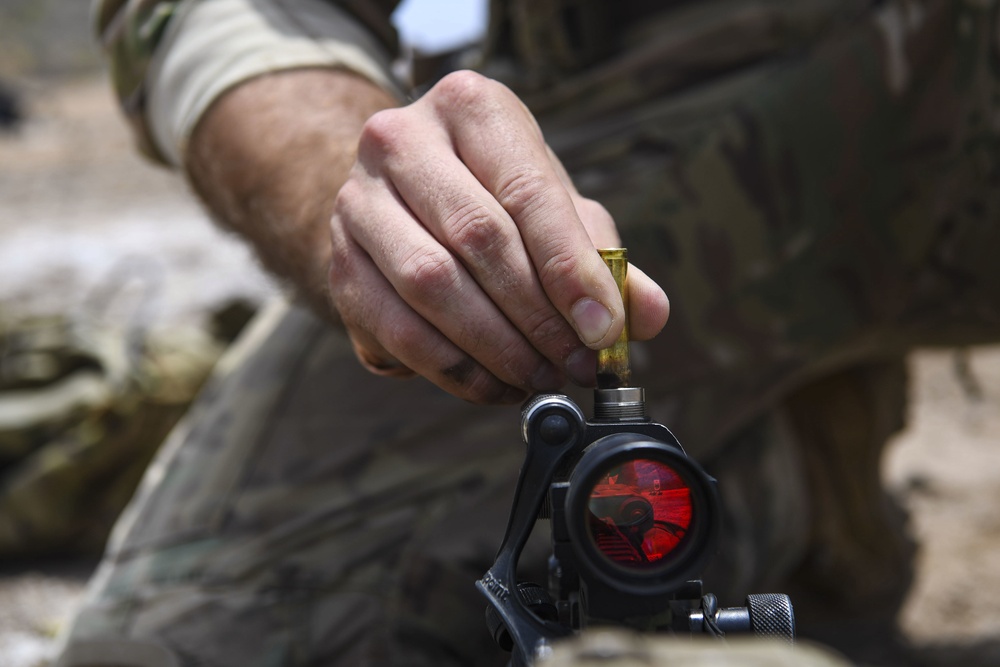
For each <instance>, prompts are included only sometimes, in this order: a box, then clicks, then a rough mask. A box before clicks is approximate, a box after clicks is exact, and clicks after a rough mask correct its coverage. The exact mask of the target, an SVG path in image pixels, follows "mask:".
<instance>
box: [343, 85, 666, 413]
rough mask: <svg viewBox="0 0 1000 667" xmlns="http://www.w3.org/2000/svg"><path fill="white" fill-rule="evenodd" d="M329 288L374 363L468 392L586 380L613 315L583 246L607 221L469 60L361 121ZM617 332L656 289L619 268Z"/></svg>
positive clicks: (514, 104) (656, 301)
mask: <svg viewBox="0 0 1000 667" xmlns="http://www.w3.org/2000/svg"><path fill="white" fill-rule="evenodd" d="M331 236H332V260H331V268H330V276H329V277H330V281H329V286H330V296H331V299H332V302H333V305H334V307H335V308H336V309H337V311H338V313H339V315H340V318H341V320H342V321H343V323H344V325H345V327H346V329H347V331H348V333H349V335H350V337H351V340H352V342H353V344H354V348H355V351H356V353H357V355H358V357H359V359H360V360H361V361H362V363H364V364H365V365H366V366H367V367H368V368H369V369H370V370H372V371H373V372H378V373H383V374H389V375H404V374H410V373H411V372H412V373H418V374H420V375H423V376H425V377H427V378H428V379H430V380H431V381H432V382H434V383H435V384H437V385H438V386H440V387H442V388H443V389H445V390H447V391H449V392H450V393H452V394H454V395H456V396H459V397H461V398H464V399H466V400H470V401H473V402H476V403H509V402H517V401H520V400H522V399H523V398H524V397H525V395H526V393H527V392H531V391H545V390H554V389H557V388H559V387H560V386H562V385H563V384H564V383H565V381H566V377H567V376H568V377H569V378H570V379H571V380H573V381H574V382H576V383H578V384H582V385H592V384H593V383H594V379H595V367H596V362H595V352H594V351H595V350H598V349H602V348H604V347H607V346H609V345H611V344H612V343H613V342H614V341H615V339H616V338H617V337H618V335H619V333H620V332H621V329H622V327H623V325H624V319H625V313H624V310H623V307H622V301H621V297H620V295H619V293H618V289H617V287H616V286H615V282H614V280H613V279H612V277H611V274H610V272H609V271H608V269H607V267H605V265H604V263H603V261H602V260H601V258H600V256H599V255H598V253H597V252H596V251H595V247H615V246H618V245H620V240H619V238H618V233H617V230H616V229H615V225H614V221H613V220H612V219H611V216H610V215H609V214H608V213H607V211H606V210H605V209H604V208H603V207H602V206H601V205H600V204H598V203H597V202H594V201H592V200H589V199H586V198H584V197H582V196H581V195H580V194H579V193H578V192H577V191H576V189H575V188H574V187H573V185H572V183H571V181H570V179H569V177H568V175H567V174H566V171H565V170H564V169H563V167H562V165H561V164H560V163H559V161H558V159H557V158H556V157H555V155H554V154H553V153H552V152H551V151H550V150H549V149H548V147H547V146H546V144H545V141H544V139H543V137H542V134H541V131H540V130H539V128H538V125H537V123H536V122H535V120H534V118H533V117H532V116H531V113H530V112H529V111H528V110H527V108H526V107H525V106H524V105H523V104H522V103H521V102H520V100H519V99H518V98H517V97H516V96H515V95H514V94H513V93H512V92H511V91H510V90H509V89H507V88H506V87H504V86H503V85H501V84H499V83H497V82H495V81H491V80H489V79H486V78H485V77H482V76H480V75H478V74H474V73H471V72H458V73H455V74H451V75H449V76H447V77H445V78H444V79H442V80H441V81H440V82H439V83H438V84H437V85H436V86H435V87H434V88H432V89H431V90H430V91H429V92H428V93H427V94H426V95H424V97H422V98H421V99H420V100H418V101H417V102H415V103H413V104H411V105H409V106H407V107H403V108H400V109H390V110H386V111H381V112H379V113H377V114H375V115H374V116H372V117H371V118H370V119H369V120H368V122H367V123H366V124H365V126H364V129H363V130H362V133H361V137H360V141H359V145H358V156H357V162H356V163H355V165H354V167H353V169H352V170H351V173H350V176H349V178H348V180H347V182H346V183H345V184H344V185H343V187H341V189H340V191H339V194H338V196H337V200H336V205H335V211H334V215H333V218H332V221H331ZM629 289H630V292H629V299H630V302H631V312H632V315H631V320H630V322H629V324H630V334H631V336H632V337H633V338H634V339H636V340H643V339H647V338H651V337H652V336H654V335H656V333H658V332H659V330H660V329H661V328H662V327H663V325H664V324H665V323H666V319H667V315H668V313H669V304H668V302H667V298H666V295H665V294H664V293H663V291H662V290H661V289H660V288H659V287H658V286H657V285H656V284H655V283H654V282H652V281H651V280H650V279H649V278H648V277H647V276H645V274H643V273H642V272H640V271H638V270H637V269H634V268H630V279H629Z"/></svg>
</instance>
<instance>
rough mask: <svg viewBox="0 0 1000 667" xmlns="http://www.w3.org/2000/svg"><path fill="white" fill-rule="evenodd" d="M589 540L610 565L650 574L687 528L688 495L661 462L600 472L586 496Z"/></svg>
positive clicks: (629, 464)
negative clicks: (646, 570) (645, 570)
mask: <svg viewBox="0 0 1000 667" xmlns="http://www.w3.org/2000/svg"><path fill="white" fill-rule="evenodd" d="M589 507H590V521H589V522H588V528H589V530H590V537H591V539H592V540H593V541H594V544H595V545H596V546H597V548H598V549H599V550H600V551H601V553H603V554H604V555H605V556H606V557H607V558H608V559H609V560H611V561H613V562H614V563H616V564H618V565H624V566H626V567H629V568H633V569H640V570H642V569H650V568H655V567H656V566H657V565H658V564H659V561H660V560H662V559H663V558H664V557H665V556H666V555H667V554H669V553H670V552H671V551H673V550H674V549H675V548H676V547H677V545H678V544H680V542H681V540H683V539H684V536H685V535H686V534H687V530H688V527H689V526H690V525H691V512H692V510H691V489H690V488H688V486H687V484H685V483H684V479H683V478H682V477H681V476H680V475H678V474H677V471H675V470H674V469H673V468H671V467H670V466H668V465H666V464H665V463H663V462H661V461H654V460H651V459H636V460H633V461H627V462H625V463H623V464H621V465H617V466H614V467H612V468H609V469H608V470H606V471H604V473H603V474H602V476H601V477H600V478H599V479H598V482H597V484H595V485H594V488H593V489H592V490H591V492H590V501H589Z"/></svg>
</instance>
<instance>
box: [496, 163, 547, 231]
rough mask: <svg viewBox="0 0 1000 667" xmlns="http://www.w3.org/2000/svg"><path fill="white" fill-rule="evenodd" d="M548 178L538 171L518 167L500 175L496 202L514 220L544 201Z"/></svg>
mask: <svg viewBox="0 0 1000 667" xmlns="http://www.w3.org/2000/svg"><path fill="white" fill-rule="evenodd" d="M547 190H548V178H547V177H546V175H545V174H543V173H542V172H541V171H540V170H538V169H536V168H532V167H525V166H523V165H518V167H517V168H516V169H513V170H511V171H509V172H508V173H507V174H504V175H501V177H500V179H499V180H498V186H497V200H498V201H499V202H500V204H501V205H502V206H503V207H504V209H505V210H507V211H508V212H509V213H510V214H511V215H512V216H513V217H514V218H518V217H519V216H521V215H523V214H524V213H525V212H528V211H532V210H536V209H537V208H539V206H540V205H542V203H543V202H544V200H545V193H546V192H547Z"/></svg>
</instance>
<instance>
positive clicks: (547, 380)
mask: <svg viewBox="0 0 1000 667" xmlns="http://www.w3.org/2000/svg"><path fill="white" fill-rule="evenodd" d="M562 384H563V374H562V373H560V372H559V369H558V368H556V367H555V366H553V365H552V364H544V365H542V367H541V368H539V369H538V370H537V371H536V372H535V375H534V377H532V378H531V387H532V388H533V389H534V390H535V391H555V390H556V389H558V388H559V387H561V386H562Z"/></svg>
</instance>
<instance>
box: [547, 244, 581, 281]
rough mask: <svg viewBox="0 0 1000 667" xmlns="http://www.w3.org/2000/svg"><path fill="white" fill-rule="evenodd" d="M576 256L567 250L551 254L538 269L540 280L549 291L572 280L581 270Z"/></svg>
mask: <svg viewBox="0 0 1000 667" xmlns="http://www.w3.org/2000/svg"><path fill="white" fill-rule="evenodd" d="M579 267H580V263H579V260H578V258H577V257H576V255H574V254H573V253H572V252H567V251H565V250H556V251H554V252H551V253H550V254H549V255H548V257H547V259H546V260H545V261H544V262H543V263H542V265H541V266H540V267H539V269H538V278H539V279H540V280H541V281H542V284H543V285H545V286H546V287H547V288H548V289H551V288H552V287H553V286H558V285H561V284H564V283H566V282H567V281H569V280H571V279H572V278H573V276H575V275H576V273H577V271H578V270H579Z"/></svg>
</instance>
